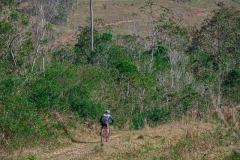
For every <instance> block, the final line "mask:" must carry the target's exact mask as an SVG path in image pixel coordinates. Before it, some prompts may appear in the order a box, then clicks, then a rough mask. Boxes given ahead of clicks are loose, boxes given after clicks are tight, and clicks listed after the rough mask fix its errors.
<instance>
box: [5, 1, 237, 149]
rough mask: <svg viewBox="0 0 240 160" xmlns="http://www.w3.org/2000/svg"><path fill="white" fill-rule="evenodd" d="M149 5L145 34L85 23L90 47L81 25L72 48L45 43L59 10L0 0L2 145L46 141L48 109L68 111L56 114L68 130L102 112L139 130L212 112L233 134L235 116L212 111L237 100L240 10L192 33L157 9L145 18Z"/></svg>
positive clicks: (54, 131)
mask: <svg viewBox="0 0 240 160" xmlns="http://www.w3.org/2000/svg"><path fill="white" fill-rule="evenodd" d="M36 2H38V3H40V1H36ZM43 2H44V1H43ZM48 2H49V3H50V1H48ZM53 2H55V1H53ZM60 2H61V1H60ZM63 2H64V1H63ZM29 3H30V2H29ZM34 5H37V4H35V3H34ZM151 5H153V3H150V4H149V5H146V6H145V7H143V8H142V10H144V11H145V12H144V14H148V15H149V17H152V19H150V20H152V21H150V25H152V29H153V30H152V32H153V34H152V36H146V37H140V36H138V35H137V34H133V35H115V34H114V33H111V32H100V31H98V30H94V51H93V52H90V49H89V45H90V28H89V27H79V31H80V34H79V35H78V37H77V40H78V42H77V44H75V45H74V46H72V45H63V46H59V47H58V49H57V50H56V49H55V50H53V49H52V48H51V45H50V44H51V41H52V39H53V37H54V28H55V25H56V24H58V23H57V22H58V18H59V17H58V16H57V15H61V14H57V15H52V17H51V16H50V15H49V14H46V13H47V12H44V13H43V12H42V10H38V9H39V8H37V7H36V8H35V12H33V10H32V9H31V8H29V12H28V13H26V12H23V11H22V10H21V9H19V7H17V6H18V5H17V4H16V3H15V2H14V1H9V0H0V13H1V14H0V15H1V16H0V67H1V70H0V90H1V92H0V144H1V149H7V150H11V149H16V148H19V147H22V146H24V145H26V146H27V145H36V144H39V143H40V144H43V143H52V142H54V141H49V140H51V139H56V138H57V137H58V136H59V135H58V130H59V129H61V126H60V124H59V123H58V122H57V121H56V119H55V117H54V115H53V114H52V113H53V112H59V113H60V114H61V115H74V117H75V118H74V120H70V119H65V123H66V124H67V125H68V126H69V127H74V124H76V123H79V122H80V123H84V122H85V121H90V122H93V123H95V122H96V123H97V122H98V119H99V117H100V116H101V114H102V113H103V111H104V110H105V109H110V110H111V112H112V114H113V116H114V118H115V121H116V124H115V126H116V127H118V128H120V129H123V128H124V129H139V128H142V127H144V125H145V124H148V125H151V126H153V125H156V124H159V123H166V122H168V121H170V120H172V119H180V118H182V117H183V116H185V115H186V114H189V113H190V112H191V113H192V114H193V113H196V114H197V117H199V118H204V117H206V116H207V113H209V112H215V111H216V114H213V116H215V118H220V119H221V120H222V121H224V123H225V124H226V125H227V126H229V127H230V128H232V131H233V132H235V133H236V134H237V135H239V130H238V126H237V124H238V122H239V119H238V118H237V117H238V116H237V114H236V115H235V113H234V117H235V119H233V120H230V121H229V119H227V118H226V117H224V115H222V114H221V113H222V112H221V108H224V106H228V107H230V108H232V107H233V108H234V107H236V106H237V105H238V104H239V103H240V96H239V94H240V63H239V62H240V59H239V58H240V56H239V55H240V43H239V42H240V12H239V11H237V10H235V9H233V8H231V9H228V8H222V9H220V10H218V11H216V12H215V13H214V16H213V17H212V18H211V19H206V21H205V22H204V24H203V25H202V27H201V29H199V30H195V29H191V28H183V27H181V26H178V25H177V24H176V23H175V22H174V21H173V19H172V17H171V16H167V15H170V14H167V15H166V14H165V13H167V12H168V11H167V10H166V9H165V8H161V11H162V12H161V14H160V16H159V17H158V18H156V17H154V16H153V11H152V10H151V7H150V8H148V6H151ZM48 6H50V4H48ZM62 6H63V8H61V7H60V8H59V12H56V13H64V12H60V11H61V10H65V9H64V5H62ZM67 7H69V6H67ZM33 8H34V7H33ZM36 12H39V13H40V14H39V17H38V14H36V15H35V14H34V13H36ZM41 15H42V16H41ZM44 15H48V16H50V17H48V16H46V17H45V16H44ZM61 16H64V17H66V15H61ZM154 18H155V19H154ZM40 21H41V22H42V23H41V24H39V22H40ZM236 118H237V119H236Z"/></svg>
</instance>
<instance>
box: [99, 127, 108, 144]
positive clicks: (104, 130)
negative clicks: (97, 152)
mask: <svg viewBox="0 0 240 160" xmlns="http://www.w3.org/2000/svg"><path fill="white" fill-rule="evenodd" d="M100 136H101V143H103V141H104V140H105V141H106V142H108V141H109V136H110V129H108V127H105V126H104V127H102V129H101V133H100Z"/></svg>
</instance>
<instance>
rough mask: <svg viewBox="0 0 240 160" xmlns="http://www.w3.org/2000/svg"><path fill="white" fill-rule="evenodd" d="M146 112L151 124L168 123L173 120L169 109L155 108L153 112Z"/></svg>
mask: <svg viewBox="0 0 240 160" xmlns="http://www.w3.org/2000/svg"><path fill="white" fill-rule="evenodd" d="M146 112H147V113H146V114H147V118H148V121H149V123H153V124H159V123H167V122H168V121H170V120H171V111H170V110H168V109H167V108H157V107H154V108H153V109H152V110H150V111H146Z"/></svg>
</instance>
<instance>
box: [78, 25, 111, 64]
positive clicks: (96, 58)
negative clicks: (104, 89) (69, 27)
mask: <svg viewBox="0 0 240 160" xmlns="http://www.w3.org/2000/svg"><path fill="white" fill-rule="evenodd" d="M79 31H80V33H81V34H79V35H78V37H77V39H78V43H77V44H76V45H75V49H76V53H77V54H78V57H77V58H78V60H79V63H82V64H97V65H100V66H103V67H106V62H105V61H106V59H108V50H109V48H110V44H111V42H112V34H111V33H102V34H101V33H99V32H98V31H97V30H95V29H94V35H93V36H94V51H93V52H90V41H91V39H90V33H91V32H90V27H84V28H83V27H79Z"/></svg>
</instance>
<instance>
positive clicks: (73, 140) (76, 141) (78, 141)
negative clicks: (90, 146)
mask: <svg viewBox="0 0 240 160" xmlns="http://www.w3.org/2000/svg"><path fill="white" fill-rule="evenodd" d="M71 140H72V142H74V143H101V141H90V142H88V141H80V140H76V139H71Z"/></svg>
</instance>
